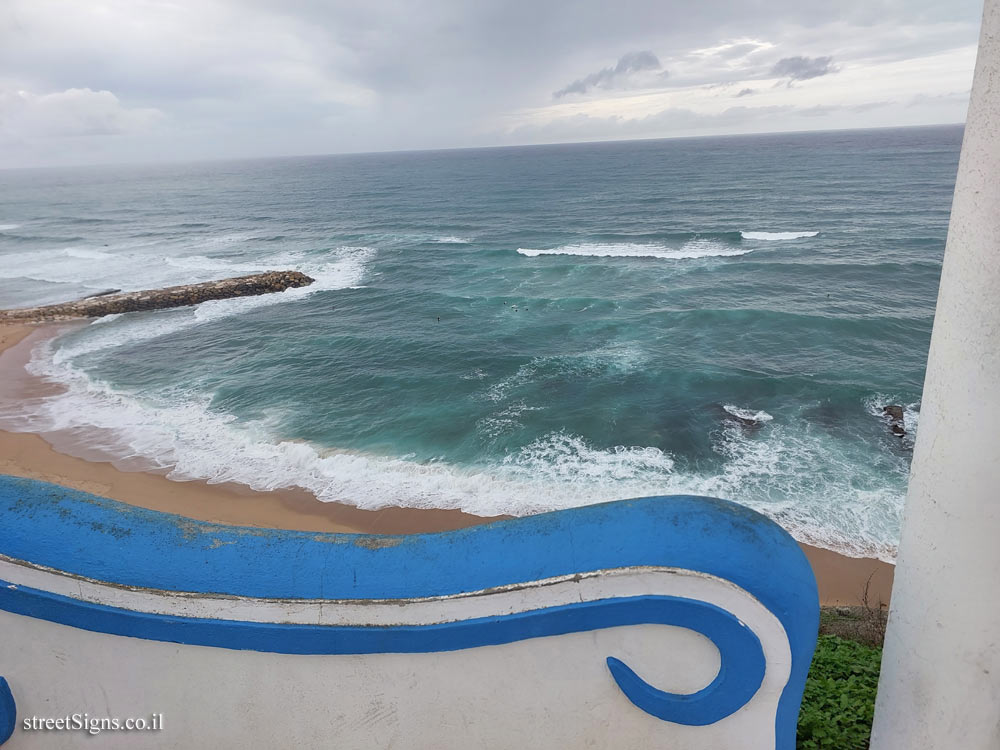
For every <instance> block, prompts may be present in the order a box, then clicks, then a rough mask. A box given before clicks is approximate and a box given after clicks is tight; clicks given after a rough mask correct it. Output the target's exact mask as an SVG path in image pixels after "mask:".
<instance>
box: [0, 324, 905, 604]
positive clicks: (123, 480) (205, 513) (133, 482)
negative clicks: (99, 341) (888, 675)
mask: <svg viewBox="0 0 1000 750" xmlns="http://www.w3.org/2000/svg"><path fill="white" fill-rule="evenodd" d="M55 330H57V329H55V328H54V327H53V326H32V325H23V324H21V325H18V324H8V325H0V383H2V384H3V385H2V390H3V393H2V394H0V396H2V397H3V398H12V397H18V395H20V394H24V395H27V396H29V397H35V396H43V395H44V394H45V392H46V390H47V389H51V388H53V387H56V386H53V385H52V384H49V383H46V382H43V381H41V380H39V379H38V378H34V377H33V376H31V375H29V374H28V373H27V372H25V370H24V364H25V363H26V362H27V359H28V357H29V355H30V351H31V348H32V347H33V346H34V345H36V344H37V342H38V341H41V340H42V339H43V338H44V337H46V336H50V335H52V334H53V332H54V331H55ZM54 446H55V447H54ZM0 473H4V474H11V475H14V476H20V477H29V478H33V479H42V480H45V481H49V482H54V483H57V484H61V485H64V486H66V487H73V488H76V489H80V490H84V491H86V492H91V493H94V494H97V495H102V496H104V497H109V498H112V499H115V500H119V501H121V502H125V503H130V504H133V505H138V506H141V507H145V508H149V509H152V510H157V511H162V512H166V513H174V514H178V515H182V516H187V517H189V518H194V519H198V520H203V521H211V522H214V523H223V524H232V525H239V526H258V527H272V528H281V529H297V530H303V531H327V532H345V533H377V534H410V533H424V532H432V531H445V530H449V529H456V528H461V527H465V526H470V525H473V524H477V523H486V522H489V521H493V520H497V519H498V518H502V517H493V518H485V517H481V516H474V515H471V514H468V513H463V512H461V511H455V510H419V509H412V508H402V507H388V508H383V509H381V510H376V511H372V510H362V509H359V508H355V507H353V506H350V505H347V504H344V503H335V502H320V501H319V500H317V499H316V498H315V497H314V496H313V495H312V494H311V493H309V492H307V491H305V490H298V489H288V490H274V491H269V492H258V491H255V490H252V489H250V488H248V487H244V486H242V485H237V484H231V483H227V484H209V483H207V482H204V481H175V480H172V479H168V478H167V477H166V476H164V475H163V474H160V473H156V472H152V471H146V470H139V469H137V468H135V467H129V466H127V465H124V464H120V463H119V464H118V465H114V464H112V463H111V462H109V461H107V460H102V458H101V457H100V456H99V455H98V454H94V453H93V452H88V451H87V449H86V444H85V440H84V439H81V436H79V435H74V436H55V437H54V436H50V435H46V436H41V435H37V434H33V433H30V432H7V431H0ZM802 547H803V550H804V551H805V553H806V556H807V557H808V558H809V560H810V562H811V563H812V566H813V570H814V571H815V573H816V579H817V582H818V584H819V592H820V600H821V603H822V604H824V605H858V604H860V603H861V597H862V593H863V592H864V590H865V586H866V583H867V582H868V581H869V579H870V586H869V592H868V596H869V601H870V602H871V603H873V604H875V603H878V602H879V601H881V602H883V603H888V601H889V594H890V590H891V587H892V576H893V571H894V566H892V565H890V564H888V563H885V562H882V561H880V560H874V559H866V558H852V557H847V556H844V555H841V554H838V553H836V552H832V551H830V550H825V549H820V548H816V547H812V546H809V545H802Z"/></svg>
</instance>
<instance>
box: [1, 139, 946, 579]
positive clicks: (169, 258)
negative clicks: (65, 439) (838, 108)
mask: <svg viewBox="0 0 1000 750" xmlns="http://www.w3.org/2000/svg"><path fill="white" fill-rule="evenodd" d="M961 138H962V128H961V127H960V126H947V127H935V128H907V129H898V130H870V131H840V132H825V133H797V134H775V135H758V136H738V137H713V138H691V139H675V140H656V141H630V142H614V143H591V144H573V145H554V146H532V147H514V148H494V149H472V150H455V151H434V152H408V153H387V154H363V155H343V156H316V157H296V158H280V159H258V160H250V161H239V162H237V161H232V162H211V163H192V164H175V165H159V166H118V167H100V168H96V167H95V168H74V169H40V170H7V171H0V307H15V306H26V305H33V304H41V303H50V302H58V301H64V300H69V299H74V298H77V297H80V296H83V295H85V294H92V293H94V292H98V291H103V290H106V289H110V288H114V289H123V290H126V291H127V290H135V289H146V288H154V287H161V286H167V285H172V284H182V283H189V282H197V281H206V280H211V279H218V278H224V277H228V276H236V275H240V274H246V273H251V272H255V271H263V270H270V269H275V270H279V269H297V270H300V271H303V272H305V273H307V274H309V275H310V276H313V277H314V278H315V279H316V282H315V283H314V284H313V285H311V286H309V287H305V288H301V289H294V290H289V291H287V292H283V293H280V294H274V295H267V296H262V297H254V298H244V299H233V300H225V301H215V302H208V303H205V304H203V305H201V306H199V307H196V308H181V309H175V310H165V311H158V312H149V313H131V314H127V315H122V316H109V317H105V318H101V319H98V320H95V321H93V322H92V323H89V324H85V325H83V326H80V327H76V328H74V329H73V330H71V331H70V332H68V333H66V334H64V335H62V336H61V337H59V338H57V339H55V340H54V341H51V342H49V343H48V344H46V345H43V346H41V347H40V348H39V349H38V350H36V351H35V353H34V354H33V356H32V361H31V363H30V365H29V368H30V370H31V371H32V372H33V373H35V374H37V375H41V376H44V377H46V378H49V379H52V380H55V381H58V382H59V383H61V384H63V385H64V386H65V390H64V391H63V392H60V393H57V394H54V395H50V396H48V397H46V398H44V399H42V400H41V401H33V402H31V403H29V404H21V405H16V404H7V405H5V407H4V408H3V411H2V414H0V426H4V427H6V428H8V429H17V430H33V431H41V432H47V431H54V430H59V431H69V433H70V434H74V435H77V436H79V437H80V439H83V440H89V441H91V442H92V443H93V445H92V446H90V447H91V448H92V449H93V450H97V451H100V452H102V453H104V454H107V455H109V456H113V457H116V458H119V459H127V460H128V461H130V462H132V465H143V466H148V467H151V468H158V469H166V470H169V471H170V475H171V476H173V477H175V478H181V479H184V478H202V479H207V480H209V481H213V482H221V481H235V482H241V483H244V484H246V485H249V486H251V487H254V488H257V489H267V488H276V487H292V486H298V487H303V488H306V489H308V490H310V491H312V492H313V493H315V495H316V496H317V497H318V498H319V499H321V500H324V501H342V502H346V503H350V504H353V505H357V506H360V507H363V508H378V507H381V506H386V505H403V506H410V507H420V508H461V509H463V510H466V511H469V512H471V513H476V514H481V515H495V514H502V513H509V514H515V515H523V514H531V513H538V512H543V511H549V510H553V509H558V508H568V507H574V506H579V505H584V504H589V503H596V502H601V501H605V500H614V499H619V498H629V497H638V496H644V495H659V494H672V493H687V494H702V495H712V496H717V497H724V498H729V499H732V500H735V501H737V502H740V503H743V504H745V505H747V506H750V507H752V508H754V509H756V510H758V511H761V512H763V513H765V514H767V515H768V516H770V517H772V518H774V519H775V520H777V521H778V522H779V523H781V524H782V525H784V526H785V527H786V528H787V529H788V530H789V531H791V532H792V534H793V535H795V536H796V537H797V538H799V539H800V540H802V541H806V542H811V543H814V544H818V545H820V546H824V547H827V548H830V549H834V550H837V551H841V552H845V553H847V554H853V555H873V556H878V557H881V558H883V559H891V558H892V556H893V554H894V550H895V545H896V542H897V540H898V533H899V522H900V512H901V507H902V502H903V497H904V494H905V489H906V479H907V473H908V470H909V463H910V458H911V452H912V441H913V436H914V435H915V434H916V431H917V429H918V418H919V406H920V394H921V387H922V381H923V374H924V367H925V361H926V356H927V349H928V344H929V340H930V332H931V323H932V319H933V312H934V303H935V298H936V293H937V284H938V277H939V274H940V266H941V258H942V254H943V251H944V244H945V236H946V231H947V222H948V215H949V209H950V204H951V193H952V190H953V187H954V178H955V172H956V168H957V164H958V154H959V148H960V144H961ZM888 404H899V405H901V406H903V407H904V409H905V416H904V419H905V425H906V430H907V435H906V436H905V437H903V438H902V439H901V438H899V437H896V436H895V435H893V434H891V432H890V430H889V428H888V425H887V423H886V421H885V418H884V417H883V415H882V407H883V406H885V405H888ZM737 417H741V418H737Z"/></svg>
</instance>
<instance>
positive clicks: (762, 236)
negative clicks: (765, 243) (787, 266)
mask: <svg viewBox="0 0 1000 750" xmlns="http://www.w3.org/2000/svg"><path fill="white" fill-rule="evenodd" d="M817 234H819V232H740V236H741V237H742V238H743V239H745V240H800V239H803V238H805V237H815V236H816V235H817Z"/></svg>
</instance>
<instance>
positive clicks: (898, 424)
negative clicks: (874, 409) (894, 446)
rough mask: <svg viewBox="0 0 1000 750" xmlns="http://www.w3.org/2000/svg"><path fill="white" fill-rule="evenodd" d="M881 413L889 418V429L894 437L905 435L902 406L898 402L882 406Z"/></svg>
mask: <svg viewBox="0 0 1000 750" xmlns="http://www.w3.org/2000/svg"><path fill="white" fill-rule="evenodd" d="M882 414H884V415H885V416H886V417H887V418H888V419H889V430H890V431H891V432H892V434H893V435H895V436H896V437H903V436H904V435H906V426H905V424H904V422H903V407H902V406H900V405H899V404H889V406H883V407H882Z"/></svg>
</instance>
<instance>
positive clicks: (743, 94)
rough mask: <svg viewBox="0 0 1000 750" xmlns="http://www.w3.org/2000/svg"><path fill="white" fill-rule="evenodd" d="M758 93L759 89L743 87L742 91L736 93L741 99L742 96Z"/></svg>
mask: <svg viewBox="0 0 1000 750" xmlns="http://www.w3.org/2000/svg"><path fill="white" fill-rule="evenodd" d="M756 93H757V89H743V90H741V91H740V93H738V94H737V95H736V98H737V99H739V98H740V97H741V96H750V95H751V94H756Z"/></svg>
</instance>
